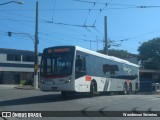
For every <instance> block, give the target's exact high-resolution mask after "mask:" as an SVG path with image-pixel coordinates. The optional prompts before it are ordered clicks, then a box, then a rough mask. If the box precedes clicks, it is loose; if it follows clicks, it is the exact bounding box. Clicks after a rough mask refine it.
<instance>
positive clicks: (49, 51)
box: [48, 48, 70, 53]
mask: <svg viewBox="0 0 160 120" xmlns="http://www.w3.org/2000/svg"><path fill="white" fill-rule="evenodd" d="M64 52H70V48H56V49H49V50H48V53H64Z"/></svg>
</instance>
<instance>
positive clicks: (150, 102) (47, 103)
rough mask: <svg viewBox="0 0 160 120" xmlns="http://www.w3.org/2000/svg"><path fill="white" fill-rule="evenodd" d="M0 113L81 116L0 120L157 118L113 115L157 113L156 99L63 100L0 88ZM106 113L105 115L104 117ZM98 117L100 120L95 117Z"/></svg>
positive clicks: (56, 95) (158, 98) (159, 106)
mask: <svg viewBox="0 0 160 120" xmlns="http://www.w3.org/2000/svg"><path fill="white" fill-rule="evenodd" d="M0 111H2V112H4V111H21V112H23V111H42V112H43V111H71V112H69V114H70V115H71V116H72V114H73V116H76V114H77V113H76V112H75V111H78V114H79V113H81V114H82V116H81V115H80V116H79V117H78V116H77V117H63V116H62V117H54V118H52V117H47V118H46V117H42V118H8V117H1V118H0V120H19V119H24V120H29V119H33V120H34V119H37V120H43V119H45V120H46V119H47V120H48V119H49V120H53V119H56V120H63V119H64V120H73V119H74V120H75V119H76V120H97V119H98V120H101V119H103V120H107V119H109V120H115V119H116V120H121V119H122V120H128V119H129V118H130V119H132V120H136V119H140V120H141V119H142V120H143V119H145V120H150V119H151V120H158V119H159V117H116V115H115V116H114V114H116V112H114V111H123V112H124V113H125V111H129V114H131V113H134V114H136V115H140V114H141V112H140V111H144V112H147V114H148V113H149V114H151V113H152V114H153V113H155V111H160V95H158V94H156V95H110V96H109V95H97V96H95V97H93V98H90V97H89V96H87V95H75V96H71V97H70V98H67V99H63V98H62V97H61V95H60V93H59V92H49V93H45V92H41V91H39V90H23V89H15V88H13V86H0ZM72 111H73V112H72ZM93 111H96V112H93ZM97 111H98V112H97ZM106 111H109V112H107V113H106ZM112 111H113V112H112ZM48 113H49V112H48ZM108 114H110V115H108ZM155 114H156V113H155ZM99 115H100V117H98V116H99ZM157 115H158V116H160V115H159V114H157Z"/></svg>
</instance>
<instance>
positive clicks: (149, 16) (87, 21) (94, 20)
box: [0, 0, 160, 53]
mask: <svg viewBox="0 0 160 120" xmlns="http://www.w3.org/2000/svg"><path fill="white" fill-rule="evenodd" d="M8 1H10V0H1V1H0V4H1V3H5V2H8ZM22 1H24V4H23V5H18V4H15V3H10V4H6V5H0V48H11V49H22V50H32V51H33V50H34V43H33V41H32V40H31V39H30V38H29V37H28V36H27V35H22V34H12V36H11V37H8V35H7V32H8V31H11V32H15V33H27V34H30V35H31V36H32V38H33V39H34V35H35V6H36V0H22ZM105 3H108V5H107V6H106V4H105ZM141 6H150V7H148V8H141ZM159 11H160V1H159V0H39V52H42V51H43V49H44V48H46V47H51V46H58V45H78V46H81V47H84V48H87V49H91V50H94V51H96V50H97V49H98V50H100V49H103V46H104V42H103V41H104V16H107V18H108V19H107V23H108V25H107V26H108V27H107V29H108V39H110V40H112V41H114V43H112V44H111V45H115V44H118V45H119V44H120V46H119V47H115V46H111V48H114V49H122V50H127V51H128V52H131V53H138V52H137V49H138V47H139V46H140V44H141V43H143V42H145V41H148V40H150V39H153V38H155V37H159V36H160V35H159V34H160V15H159ZM84 25H86V26H88V27H84ZM93 26H95V27H93Z"/></svg>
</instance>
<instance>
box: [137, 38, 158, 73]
mask: <svg viewBox="0 0 160 120" xmlns="http://www.w3.org/2000/svg"><path fill="white" fill-rule="evenodd" d="M138 51H139V55H140V57H139V61H140V62H141V65H142V66H143V67H144V68H145V69H154V70H160V38H154V39H152V40H149V41H148V42H144V43H143V44H142V45H141V46H140V47H139V48H138Z"/></svg>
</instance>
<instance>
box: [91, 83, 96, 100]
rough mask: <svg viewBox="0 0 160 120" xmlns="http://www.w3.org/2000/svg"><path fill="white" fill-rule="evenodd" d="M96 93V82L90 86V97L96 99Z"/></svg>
mask: <svg viewBox="0 0 160 120" xmlns="http://www.w3.org/2000/svg"><path fill="white" fill-rule="evenodd" d="M95 92H96V83H95V82H94V81H92V82H91V85H90V93H89V95H90V97H94V94H95Z"/></svg>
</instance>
